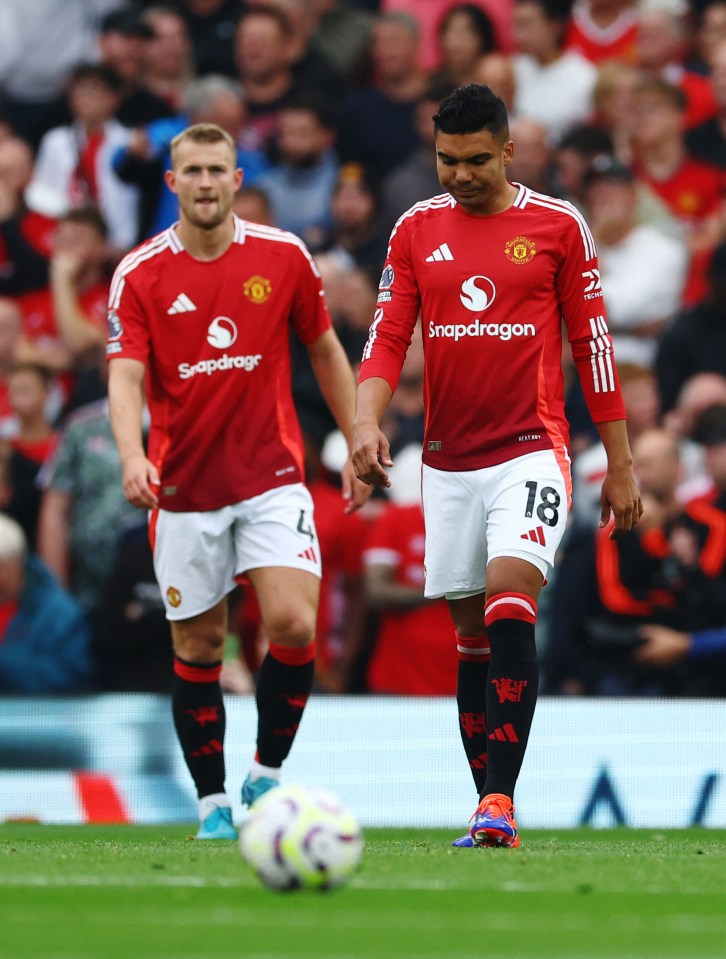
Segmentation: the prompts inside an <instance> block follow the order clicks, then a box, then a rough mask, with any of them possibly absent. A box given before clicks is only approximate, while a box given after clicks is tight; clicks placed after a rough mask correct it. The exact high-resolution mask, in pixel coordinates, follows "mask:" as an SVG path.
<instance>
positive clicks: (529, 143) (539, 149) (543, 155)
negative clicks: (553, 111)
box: [509, 118, 552, 187]
mask: <svg viewBox="0 0 726 959" xmlns="http://www.w3.org/2000/svg"><path fill="white" fill-rule="evenodd" d="M510 133H511V137H512V141H513V142H514V144H515V148H514V156H513V158H512V164H511V166H510V168H509V176H510V178H511V179H513V180H516V181H517V182H518V183H524V185H525V186H533V187H536V185H537V184H539V183H541V182H542V181H543V179H544V178H545V177H546V176H547V174H548V171H549V166H550V162H551V160H552V151H551V149H550V146H549V143H548V142H547V131H546V130H545V128H544V127H543V126H542V124H541V123H537V121H536V120H529V119H524V118H522V119H520V120H513V121H512V123H511V126H510Z"/></svg>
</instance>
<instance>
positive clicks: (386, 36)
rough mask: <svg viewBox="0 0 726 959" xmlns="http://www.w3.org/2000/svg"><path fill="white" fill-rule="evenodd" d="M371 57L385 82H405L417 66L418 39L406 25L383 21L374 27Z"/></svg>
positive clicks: (378, 74) (379, 75)
mask: <svg viewBox="0 0 726 959" xmlns="http://www.w3.org/2000/svg"><path fill="white" fill-rule="evenodd" d="M371 56H372V58H373V64H374V69H375V73H376V76H378V77H380V78H381V79H382V80H383V81H384V82H385V81H392V82H395V81H400V80H405V79H407V78H408V77H409V75H410V74H411V73H412V72H413V71H414V70H415V69H416V66H417V57H418V37H417V36H416V34H415V33H414V32H413V31H412V30H411V29H409V27H408V26H407V25H406V24H405V23H398V22H397V21H395V20H381V21H379V22H378V23H376V24H374V26H373V47H372V49H371Z"/></svg>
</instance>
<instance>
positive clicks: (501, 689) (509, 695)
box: [492, 679, 527, 703]
mask: <svg viewBox="0 0 726 959" xmlns="http://www.w3.org/2000/svg"><path fill="white" fill-rule="evenodd" d="M492 685H493V686H495V687H496V690H497V696H499V702H500V703H519V702H521V701H522V690H523V689H524V687H525V686H526V685H527V680H526V679H493V680H492Z"/></svg>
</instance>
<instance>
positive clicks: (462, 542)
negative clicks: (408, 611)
mask: <svg viewBox="0 0 726 959" xmlns="http://www.w3.org/2000/svg"><path fill="white" fill-rule="evenodd" d="M480 473H481V471H480V470H474V471H471V472H462V473H453V472H447V471H444V470H435V469H432V468H431V467H430V466H425V465H424V467H423V472H422V493H423V505H424V517H425V521H426V556H425V565H426V584H425V588H424V594H425V595H426V596H427V597H429V598H432V599H433V598H436V597H440V596H446V597H447V599H449V598H459V597H463V596H466V595H467V594H468V595H471V594H472V593H477V592H483V590H484V586H485V584H486V561H487V560H486V510H485V506H484V502H483V500H482V496H481V488H480V487H481V483H480V475H479V474H480Z"/></svg>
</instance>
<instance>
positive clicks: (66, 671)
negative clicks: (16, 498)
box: [0, 514, 93, 694]
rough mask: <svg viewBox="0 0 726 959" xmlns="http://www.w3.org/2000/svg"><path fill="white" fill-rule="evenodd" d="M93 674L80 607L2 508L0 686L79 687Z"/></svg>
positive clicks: (19, 689) (18, 689)
mask: <svg viewBox="0 0 726 959" xmlns="http://www.w3.org/2000/svg"><path fill="white" fill-rule="evenodd" d="M92 678H93V664H92V661H91V655H90V631H89V628H88V624H87V623H86V621H85V619H84V616H83V613H82V612H81V609H80V608H79V606H78V605H77V603H76V602H75V601H74V600H73V599H72V597H71V596H70V595H69V594H68V593H67V592H66V591H65V590H64V589H63V588H62V587H61V586H60V584H59V583H58V582H57V580H56V579H55V578H54V577H53V575H52V574H51V573H50V571H49V570H48V569H47V567H46V566H45V565H44V564H43V563H42V562H41V561H40V560H39V559H38V557H37V556H35V555H33V554H31V553H29V552H28V545H27V541H26V539H25V536H24V534H23V531H22V529H21V527H20V526H19V525H18V523H16V522H15V520H13V519H11V518H10V517H9V516H5V515H3V514H0V692H3V693H32V694H37V693H41V694H42V693H71V692H80V691H82V690H86V689H88V688H90V685H91V681H92Z"/></svg>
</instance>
